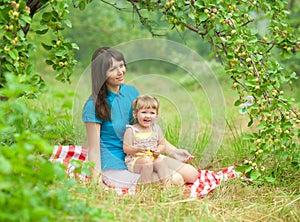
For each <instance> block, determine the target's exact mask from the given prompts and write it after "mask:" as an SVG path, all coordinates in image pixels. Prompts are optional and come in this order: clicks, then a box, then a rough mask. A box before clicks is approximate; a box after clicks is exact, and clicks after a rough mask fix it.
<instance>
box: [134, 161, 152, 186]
mask: <svg viewBox="0 0 300 222" xmlns="http://www.w3.org/2000/svg"><path fill="white" fill-rule="evenodd" d="M133 169H134V173H139V174H141V177H140V182H141V183H142V184H145V183H149V182H151V181H152V174H153V162H152V160H151V159H149V158H139V159H137V160H136V162H135V164H134V167H133Z"/></svg>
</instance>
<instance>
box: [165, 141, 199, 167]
mask: <svg viewBox="0 0 300 222" xmlns="http://www.w3.org/2000/svg"><path fill="white" fill-rule="evenodd" d="M165 152H166V153H167V154H168V155H169V156H170V157H172V158H174V159H176V160H179V161H181V162H184V163H188V162H190V161H191V160H193V159H194V158H195V157H194V156H193V155H191V154H190V153H189V152H188V151H187V150H184V149H178V148H176V147H175V146H173V145H172V144H171V143H170V142H169V141H167V140H166V150H165Z"/></svg>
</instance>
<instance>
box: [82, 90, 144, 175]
mask: <svg viewBox="0 0 300 222" xmlns="http://www.w3.org/2000/svg"><path fill="white" fill-rule="evenodd" d="M138 95H139V92H138V90H137V89H136V88H135V87H133V86H130V85H126V84H123V85H121V86H120V91H119V93H118V94H116V93H114V92H111V91H109V92H108V95H107V101H108V104H109V106H110V108H111V121H106V120H100V119H98V118H97V117H96V110H95V103H94V99H93V97H92V96H90V97H89V99H88V100H87V102H86V103H85V105H84V108H83V112H82V120H83V122H84V123H87V122H93V123H99V124H100V125H101V129H100V147H101V149H100V153H101V168H102V170H109V169H111V170H112V169H120V170H123V169H127V167H126V165H125V162H124V158H125V153H124V151H123V135H124V132H125V128H126V125H127V124H129V121H130V120H131V119H132V118H133V117H132V107H131V104H132V102H133V100H134V99H135V98H136V97H137V96H138Z"/></svg>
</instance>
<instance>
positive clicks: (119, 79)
mask: <svg viewBox="0 0 300 222" xmlns="http://www.w3.org/2000/svg"><path fill="white" fill-rule="evenodd" d="M125 73H126V67H125V64H124V62H123V61H117V60H115V59H114V58H112V66H111V67H110V68H109V69H108V70H107V72H106V76H107V79H106V86H107V87H108V89H113V88H116V87H118V86H120V85H121V84H124V76H125Z"/></svg>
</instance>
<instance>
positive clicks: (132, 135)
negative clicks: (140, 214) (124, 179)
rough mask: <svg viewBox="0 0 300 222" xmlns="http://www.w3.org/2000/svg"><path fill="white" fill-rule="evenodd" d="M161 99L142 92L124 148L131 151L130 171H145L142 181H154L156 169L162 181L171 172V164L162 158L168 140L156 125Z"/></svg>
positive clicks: (135, 103)
mask: <svg viewBox="0 0 300 222" xmlns="http://www.w3.org/2000/svg"><path fill="white" fill-rule="evenodd" d="M158 110H159V101H158V100H157V99H156V98H155V97H153V96H150V95H141V96H139V97H137V98H136V99H135V100H134V101H133V103H132V114H133V117H134V123H135V124H134V125H127V128H126V131H125V134H124V141H123V149H124V152H125V153H126V154H127V155H126V157H125V163H126V165H127V167H128V170H129V171H131V172H133V173H138V174H141V177H140V182H141V183H149V182H151V181H152V174H153V172H156V173H157V175H158V177H159V180H160V181H161V182H166V181H167V180H166V179H167V178H168V176H169V175H170V172H169V168H168V166H167V164H166V163H165V162H164V161H163V159H162V158H161V157H160V154H161V153H163V152H164V151H165V149H166V145H165V139H164V136H163V133H162V131H161V129H160V127H159V126H158V125H157V124H156V119H157V116H158Z"/></svg>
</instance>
